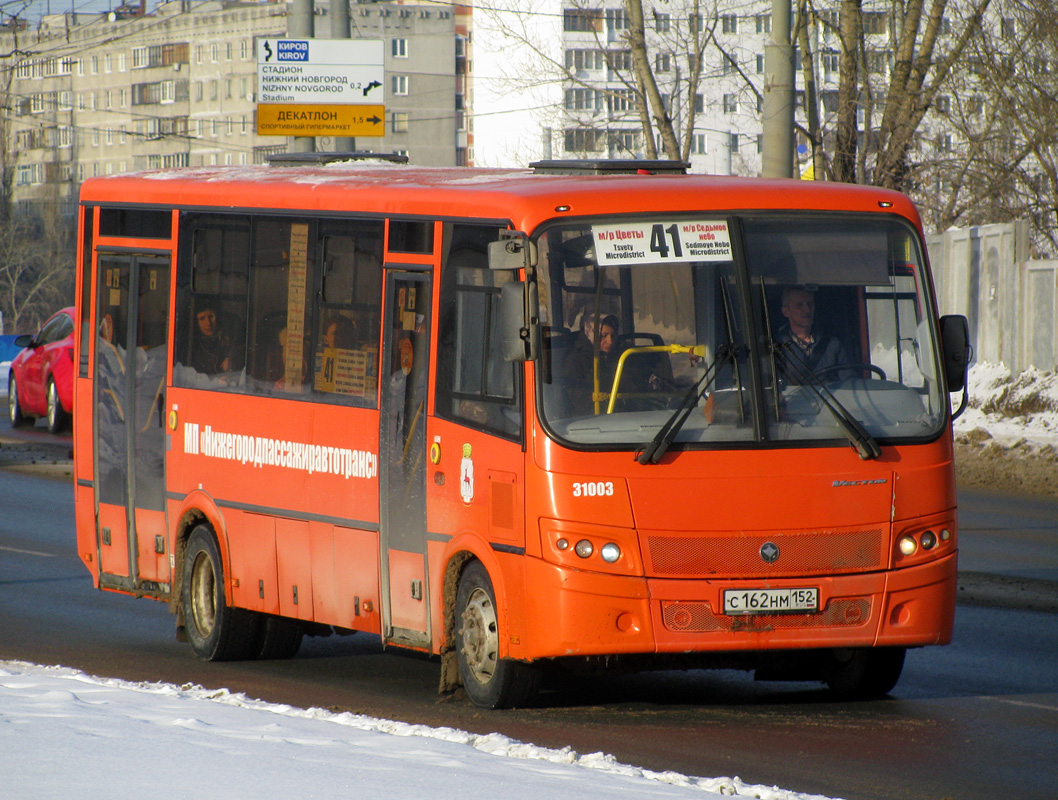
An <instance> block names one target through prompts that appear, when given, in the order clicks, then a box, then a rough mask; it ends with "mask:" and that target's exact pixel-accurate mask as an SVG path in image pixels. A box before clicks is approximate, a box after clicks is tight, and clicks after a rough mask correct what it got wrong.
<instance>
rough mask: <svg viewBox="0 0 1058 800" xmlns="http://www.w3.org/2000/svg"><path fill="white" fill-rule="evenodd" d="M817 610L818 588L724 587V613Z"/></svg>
mask: <svg viewBox="0 0 1058 800" xmlns="http://www.w3.org/2000/svg"><path fill="white" fill-rule="evenodd" d="M818 610H819V589H816V588H811V589H725V590H724V613H725V614H728V615H730V616H738V615H741V614H797V613H801V614H803V613H805V612H806V611H818Z"/></svg>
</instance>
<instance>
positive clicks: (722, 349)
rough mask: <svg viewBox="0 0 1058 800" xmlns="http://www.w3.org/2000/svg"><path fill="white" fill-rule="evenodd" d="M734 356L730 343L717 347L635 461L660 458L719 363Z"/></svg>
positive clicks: (644, 461) (711, 383)
mask: <svg viewBox="0 0 1058 800" xmlns="http://www.w3.org/2000/svg"><path fill="white" fill-rule="evenodd" d="M734 358H735V349H734V348H733V347H732V346H731V345H727V344H724V345H720V346H719V347H718V348H717V351H716V358H715V359H713V360H712V361H711V362H710V363H709V364H708V365H706V368H705V372H704V373H702V377H700V378H699V379H698V380H697V381H695V383H694V385H693V386H691V388H690V389H688V390H687V394H685V395H684V396H683V399H682V400H681V401H680V404H679V406H677V407H676V410H675V411H674V412H672V416H671V417H669V420H668V422H666V423H665V424H664V425H662V426H661V429H660V430H659V431H658V432H657V433H656V434H655V435H654V438H653V439H652V440H651V441H650V443H649V444H647V445H645V446H644V447H643V449H642V450H640V451H639V452H638V453H636V461H638V462H639V463H640V464H657V463H658V461H660V460H661V457H662V456H663V455H665V451H666V450H668V448H669V445H670V444H672V440H673V439H675V438H676V434H677V433H679V432H680V428H682V427H683V423H685V422H686V421H687V417H689V416H690V414H691V409H692V408H694V407H695V406H696V405H698V401H699V400H701V398H702V395H704V394H705V393H706V392H707V391H708V390H709V387H710V386H712V385H713V381H714V380H716V376H717V375H718V374H719V372H720V365H721V364H723V363H724V362H725V361H729V360H734Z"/></svg>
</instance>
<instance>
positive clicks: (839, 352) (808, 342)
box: [775, 286, 849, 383]
mask: <svg viewBox="0 0 1058 800" xmlns="http://www.w3.org/2000/svg"><path fill="white" fill-rule="evenodd" d="M782 315H783V317H785V318H786V321H785V322H784V323H783V324H782V325H781V326H780V327H779V330H778V331H777V332H776V336H775V340H776V341H777V342H790V343H792V344H793V345H794V347H793V348H792V349H793V351H794V353H793V357H794V358H797V357H800V360H801V362H803V364H804V367H805V369H807V370H808V371H809V372H812V373H814V374H816V375H818V374H819V373H820V372H823V371H824V370H827V369H830V368H832V367H835V366H837V365H839V364H848V363H849V357H848V353H847V352H846V351H845V346H844V345H843V344H842V343H841V341H840V340H839V339H838V338H837V337H836V336H832V335H830V334H828V333H825V332H822V331H820V330H818V329H816V327H815V318H816V299H815V295H814V294H813V293H812V292H811V291H809V290H808V289H805V288H804V287H801V286H787V287H786V288H784V289H783V291H782ZM786 377H787V379H788V380H789V381H790V382H791V383H800V381H799V380H797V379H796V377H795V376H793V375H787V376H786Z"/></svg>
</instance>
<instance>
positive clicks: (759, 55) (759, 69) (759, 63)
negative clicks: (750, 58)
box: [757, 53, 764, 75]
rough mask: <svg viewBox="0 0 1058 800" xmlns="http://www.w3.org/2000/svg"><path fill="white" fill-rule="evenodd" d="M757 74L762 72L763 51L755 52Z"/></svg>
mask: <svg viewBox="0 0 1058 800" xmlns="http://www.w3.org/2000/svg"><path fill="white" fill-rule="evenodd" d="M757 74H758V75H763V74H764V54H763V53H757Z"/></svg>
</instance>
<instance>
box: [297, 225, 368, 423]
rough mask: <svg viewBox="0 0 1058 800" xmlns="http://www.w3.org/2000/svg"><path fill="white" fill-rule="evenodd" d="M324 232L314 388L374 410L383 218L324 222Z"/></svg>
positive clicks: (334, 398)
mask: <svg viewBox="0 0 1058 800" xmlns="http://www.w3.org/2000/svg"><path fill="white" fill-rule="evenodd" d="M321 228H323V229H322V230H321V233H320V242H319V248H320V264H321V268H320V272H321V276H320V289H319V292H318V294H317V300H318V304H317V308H316V321H317V322H316V325H317V327H316V331H315V337H314V344H315V349H314V367H313V388H314V389H315V391H316V393H317V396H318V397H320V398H321V399H324V400H329V401H332V402H342V403H350V404H353V405H358V406H365V407H371V408H373V407H374V406H375V403H376V399H377V396H378V342H379V333H380V325H381V313H380V302H381V297H382V236H383V224H382V223H381V222H373V221H372V222H368V221H353V222H343V223H329V224H328V223H324V224H322V225H321Z"/></svg>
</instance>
